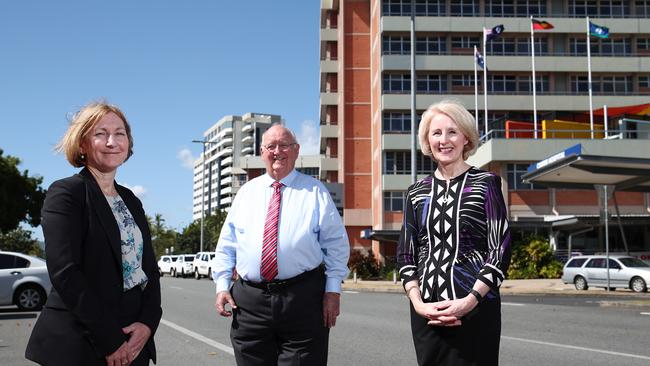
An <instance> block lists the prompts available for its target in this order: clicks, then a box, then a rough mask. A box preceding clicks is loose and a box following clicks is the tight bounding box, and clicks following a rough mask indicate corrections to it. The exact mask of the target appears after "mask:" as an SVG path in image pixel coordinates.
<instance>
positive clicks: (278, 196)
mask: <svg viewBox="0 0 650 366" xmlns="http://www.w3.org/2000/svg"><path fill="white" fill-rule="evenodd" d="M271 186H273V188H274V190H273V195H272V196H271V200H270V201H269V209H268V211H267V213H266V221H265V222H264V239H263V240H262V266H261V269H260V274H261V275H262V279H264V280H266V281H272V280H273V279H274V278H275V276H277V275H278V257H277V254H278V221H279V218H280V201H282V192H281V189H282V183H280V182H278V181H275V182H273V184H272V185H271Z"/></svg>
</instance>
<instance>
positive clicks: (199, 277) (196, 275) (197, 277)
mask: <svg viewBox="0 0 650 366" xmlns="http://www.w3.org/2000/svg"><path fill="white" fill-rule="evenodd" d="M194 279H195V280H200V279H201V275H200V274H199V270H198V269H195V270H194Z"/></svg>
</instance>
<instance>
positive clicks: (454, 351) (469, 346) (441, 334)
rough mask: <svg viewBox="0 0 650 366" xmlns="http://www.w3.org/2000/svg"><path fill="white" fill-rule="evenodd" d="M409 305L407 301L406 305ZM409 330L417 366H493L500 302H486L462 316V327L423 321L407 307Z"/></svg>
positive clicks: (497, 340)
mask: <svg viewBox="0 0 650 366" xmlns="http://www.w3.org/2000/svg"><path fill="white" fill-rule="evenodd" d="M409 304H410V302H409ZM410 307H411V331H412V333H413V343H414V344H415V354H416V357H417V360H418V365H420V366H434V365H436V366H437V365H453V366H479V365H480V366H493V365H494V366H496V365H498V364H499V343H500V340H501V300H500V299H499V298H498V297H497V298H492V299H486V301H483V302H482V303H480V304H479V305H478V306H477V307H476V308H474V309H473V310H472V311H471V312H469V313H468V314H467V315H465V316H464V317H463V318H462V319H461V321H462V325H460V326H457V327H440V326H431V325H427V320H426V319H425V318H423V317H421V316H420V315H419V314H418V313H416V312H415V310H414V309H413V305H412V304H411V306H410Z"/></svg>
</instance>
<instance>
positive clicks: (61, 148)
mask: <svg viewBox="0 0 650 366" xmlns="http://www.w3.org/2000/svg"><path fill="white" fill-rule="evenodd" d="M109 113H115V114H116V115H117V116H118V117H119V118H120V119H121V120H122V122H124V128H125V129H126V136H127V137H128V139H129V152H128V154H127V156H126V160H129V158H130V157H131V155H133V137H132V136H131V126H130V125H129V122H128V121H127V120H126V117H125V116H124V113H122V111H121V110H120V109H119V108H118V107H117V106H115V105H112V104H108V103H105V102H92V103H89V104H87V105H85V106H83V107H82V108H81V109H80V110H79V111H78V112H77V113H75V114H74V116H72V120H71V121H70V126H69V127H68V130H67V131H66V132H65V134H64V135H63V138H61V141H59V143H58V144H57V145H56V151H58V152H62V153H64V154H65V157H66V159H67V160H68V162H69V163H70V165H72V166H73V167H75V168H80V167H83V166H86V157H85V155H84V154H82V153H81V145H82V144H83V142H84V139H85V138H86V136H88V133H90V131H91V130H92V129H93V127H94V126H95V124H97V122H99V121H100V120H101V119H102V118H104V116H106V115H107V114H109ZM126 160H125V161H126Z"/></svg>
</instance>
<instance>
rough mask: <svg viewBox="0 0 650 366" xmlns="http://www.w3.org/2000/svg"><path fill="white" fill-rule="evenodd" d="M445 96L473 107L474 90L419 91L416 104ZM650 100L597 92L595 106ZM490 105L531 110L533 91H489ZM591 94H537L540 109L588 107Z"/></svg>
mask: <svg viewBox="0 0 650 366" xmlns="http://www.w3.org/2000/svg"><path fill="white" fill-rule="evenodd" d="M381 98H382V107H383V109H385V110H393V109H397V110H399V109H403V110H404V109H405V110H408V109H410V108H411V96H410V95H409V94H382V96H381ZM442 99H456V100H458V101H459V102H461V103H462V104H463V105H465V106H467V107H468V109H469V110H470V111H471V110H473V109H474V94H473V93H472V94H454V93H450V92H447V93H444V94H418V95H417V96H416V98H415V104H416V106H415V108H416V109H419V110H424V109H426V108H427V107H428V106H430V105H431V104H433V103H435V102H438V101H440V100H442ZM647 102H648V96H647V95H610V96H606V95H594V97H593V105H594V108H600V107H602V106H603V105H607V106H609V107H613V106H625V105H637V104H644V103H647ZM478 107H479V109H483V95H482V94H480V95H479V105H478ZM488 107H489V110H491V111H497V110H499V111H512V110H532V109H533V96H532V95H521V94H518V95H515V94H514V93H513V94H508V95H506V94H501V95H495V94H488ZM588 110H589V96H588V95H571V94H561V93H558V94H554V95H539V94H538V95H537V111H538V112H550V111H588Z"/></svg>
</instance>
